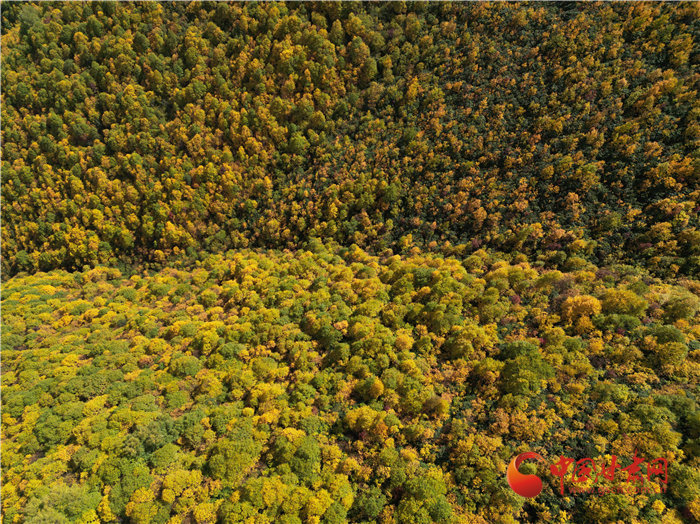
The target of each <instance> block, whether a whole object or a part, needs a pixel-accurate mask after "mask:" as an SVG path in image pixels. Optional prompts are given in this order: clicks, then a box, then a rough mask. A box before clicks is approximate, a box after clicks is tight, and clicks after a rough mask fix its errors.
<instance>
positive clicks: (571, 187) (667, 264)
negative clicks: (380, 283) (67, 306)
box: [2, 2, 700, 276]
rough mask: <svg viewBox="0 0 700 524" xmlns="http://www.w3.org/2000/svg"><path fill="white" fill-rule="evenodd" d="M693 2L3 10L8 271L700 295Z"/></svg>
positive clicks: (57, 6) (93, 5) (26, 7)
mask: <svg viewBox="0 0 700 524" xmlns="http://www.w3.org/2000/svg"><path fill="white" fill-rule="evenodd" d="M698 9H699V8H698V4H697V3H688V4H684V3H681V4H673V5H671V4H646V3H642V4H635V5H629V4H619V5H613V4H595V5H590V4H563V5H557V4H551V5H542V4H523V5H516V4H479V5H463V4H448V3H435V4H424V3H416V4H405V3H401V2H397V3H387V4H357V3H346V4H343V3H319V4H302V5H287V4H280V3H267V4H265V3H255V4H221V3H219V4H216V3H189V4H183V3H172V4H157V3H150V4H149V3H144V4H130V3H99V2H94V3H84V4H67V3H66V4H61V3H43V4H41V5H36V6H34V5H27V4H24V3H12V4H8V5H7V6H5V7H4V9H3V15H2V16H3V18H2V24H3V33H4V36H3V55H2V61H3V71H2V75H3V86H4V88H3V94H2V96H3V102H4V103H3V109H2V120H3V131H2V133H3V159H2V173H3V177H2V192H3V195H4V201H5V205H4V206H3V209H2V218H3V223H4V233H5V234H4V235H3V239H2V247H3V250H2V251H3V259H2V264H3V269H4V272H5V274H6V275H12V274H15V273H17V272H19V271H30V272H31V271H36V270H44V271H46V270H50V269H54V268H63V269H82V268H83V266H84V265H89V266H92V265H95V264H105V263H107V264H110V265H113V264H114V263H115V262H116V261H125V262H127V263H141V262H142V261H144V260H148V261H151V262H153V263H162V262H164V261H166V260H171V259H172V258H173V257H177V256H179V255H181V254H189V255H190V256H191V257H195V256H196V255H197V253H199V252H201V251H205V252H209V251H214V252H220V251H222V250H226V249H230V248H243V247H264V248H298V247H301V246H303V245H304V244H305V243H306V242H307V241H308V240H310V239H312V238H321V239H334V240H336V241H338V242H339V243H341V244H344V245H350V244H352V243H354V244H357V245H358V246H360V247H362V248H364V249H368V250H370V251H372V252H375V253H381V251H382V250H383V249H384V248H385V247H390V248H392V249H395V250H397V252H398V251H399V250H401V249H402V248H404V247H405V246H406V245H412V244H414V243H415V245H417V246H419V247H421V248H425V249H436V250H438V251H440V252H443V251H444V250H445V249H448V250H449V249H456V250H457V251H456V252H457V253H458V254H460V255H461V254H465V253H466V254H469V253H471V252H473V251H475V250H476V249H478V248H479V247H482V246H483V247H489V248H493V249H497V250H502V251H505V252H509V253H514V252H520V253H524V254H526V255H528V256H529V257H531V258H532V260H533V262H535V261H536V262H537V263H542V264H544V265H545V266H546V267H552V268H559V269H576V268H578V267H580V265H581V264H582V260H588V261H591V262H593V263H595V264H597V265H601V264H606V263H614V262H624V263H629V262H635V263H643V264H644V265H645V266H646V267H648V268H649V269H650V270H652V271H654V272H655V273H657V274H659V275H667V276H674V275H676V274H687V275H690V274H697V273H698V271H700V264H699V261H700V258H698V257H699V256H700V231H699V230H698V211H699V210H700V208H699V206H698V201H699V200H700V199H699V198H698V197H699V196H700V193H699V191H700V188H699V187H698V181H699V179H700V177H699V175H698V173H700V170H699V169H698V158H697V149H698V137H699V132H700V124H699V123H698V114H699V111H700V108H699V107H698V104H697V81H698V72H697V68H696V67H694V64H695V65H697V56H698V55H697V53H698V50H697V46H693V41H694V38H697V35H698V28H699V27H698V24H699V23H698V20H699V17H698Z"/></svg>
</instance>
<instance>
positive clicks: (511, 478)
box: [506, 451, 544, 498]
mask: <svg viewBox="0 0 700 524" xmlns="http://www.w3.org/2000/svg"><path fill="white" fill-rule="evenodd" d="M532 458H534V459H537V460H541V461H542V462H544V459H543V458H542V457H541V456H540V455H538V454H537V453H535V452H534V451H527V452H525V453H521V454H520V455H518V456H517V457H515V458H514V459H513V460H511V461H510V464H508V470H507V471H506V478H507V479H508V485H509V486H510V487H511V489H512V490H513V491H515V492H516V493H517V494H518V495H520V496H521V497H527V498H533V497H536V496H537V495H539V494H540V492H541V491H542V480H540V477H538V476H537V475H525V474H523V473H520V471H518V469H519V468H520V464H522V462H523V460H526V459H532Z"/></svg>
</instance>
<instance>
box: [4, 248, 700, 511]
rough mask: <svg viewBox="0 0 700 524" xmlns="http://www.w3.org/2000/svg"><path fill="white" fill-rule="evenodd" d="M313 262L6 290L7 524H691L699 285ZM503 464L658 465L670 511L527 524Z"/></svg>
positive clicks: (590, 507) (541, 504)
mask: <svg viewBox="0 0 700 524" xmlns="http://www.w3.org/2000/svg"><path fill="white" fill-rule="evenodd" d="M314 251H315V252H310V251H298V252H296V253H294V254H292V253H279V252H273V253H255V252H251V251H242V252H236V253H229V254H227V255H225V256H223V255H216V256H211V257H209V258H207V259H206V260H205V261H204V262H203V263H202V264H201V265H199V266H198V267H196V268H194V269H192V270H187V271H183V270H182V269H178V268H175V267H172V268H169V269H165V270H163V271H161V272H157V273H149V274H145V273H142V274H134V275H132V276H128V275H122V274H121V273H120V271H119V270H116V269H109V268H99V267H98V268H95V269H93V270H90V271H87V272H79V273H73V274H70V273H66V272H62V271H54V272H51V273H39V274H37V275H35V276H29V277H16V278H13V279H12V280H11V281H10V282H8V283H7V284H6V286H5V291H4V298H3V303H2V306H3V322H4V326H3V339H2V344H3V347H2V351H3V410H2V416H3V431H4V439H3V453H2V466H3V480H4V482H3V488H2V489H3V492H2V494H3V497H2V500H3V512H4V514H5V518H6V521H7V522H13V521H14V520H13V519H16V518H17V517H18V516H21V517H22V518H23V519H26V522H83V523H84V522H98V520H97V519H98V518H99V519H101V520H99V521H101V522H111V521H114V520H117V519H124V518H125V516H126V517H128V519H129V521H130V522H143V523H146V522H154V523H156V522H163V523H164V522H168V521H169V519H171V517H175V518H174V520H170V522H173V523H175V522H183V518H184V517H186V516H190V518H191V519H192V520H190V521H191V522H192V521H193V522H197V523H213V522H215V521H216V519H217V518H218V519H219V521H220V522H243V521H245V522H258V523H264V522H265V523H267V522H269V523H277V522H287V523H292V522H300V521H304V522H326V523H340V522H345V521H347V520H352V521H356V522H361V521H367V522H398V523H409V522H415V523H428V522H453V521H463V522H483V523H487V522H488V523H492V522H515V520H513V519H514V517H515V516H518V515H520V516H521V518H528V517H529V518H530V519H535V518H536V519H539V520H541V521H543V522H545V521H546V522H552V521H554V522H562V523H564V522H572V521H573V522H590V515H591V514H593V513H595V514H596V515H597V519H596V520H597V521H600V522H610V521H624V522H646V523H649V522H662V521H663V522H679V517H680V516H681V515H682V514H685V516H686V517H689V518H691V519H698V518H700V473H699V471H700V416H699V415H700V412H699V411H698V399H697V397H696V395H695V394H696V393H697V388H698V384H699V379H700V344H699V343H698V342H697V341H698V338H700V321H699V319H698V311H699V310H700V299H698V297H697V296H696V294H697V293H698V291H700V285H699V284H698V283H697V282H690V281H686V282H684V283H681V284H680V285H668V284H663V283H661V282H659V281H658V280H655V279H653V278H650V277H649V276H648V275H644V274H640V273H638V272H637V271H634V270H632V269H631V268H630V267H629V266H617V267H612V268H611V269H608V270H600V271H596V270H595V268H593V267H586V268H584V269H581V270H577V271H573V272H569V273H562V272H559V271H544V272H542V271H538V270H536V269H533V268H532V267H531V266H530V265H529V264H528V263H527V262H524V261H521V260H520V261H519V260H513V261H511V262H510V263H509V262H506V261H504V260H500V259H497V258H493V257H490V256H489V255H488V254H487V253H486V252H485V251H483V250H482V251H478V252H477V253H476V254H474V255H472V256H470V257H469V258H467V259H466V260H464V261H463V262H460V261H458V260H456V259H452V258H442V257H438V256H434V255H420V254H416V255H413V256H409V257H400V256H396V255H393V256H391V255H386V256H383V257H374V256H370V255H368V254H367V253H366V252H364V251H362V250H361V249H359V248H357V247H354V248H350V249H337V248H333V249H331V250H327V249H326V248H324V247H323V246H321V245H316V246H315V249H314ZM694 392H695V393H694ZM523 450H536V451H538V452H540V453H541V454H542V455H543V456H545V457H546V458H548V459H551V462H554V461H555V460H556V459H557V458H558V456H559V455H560V454H561V455H566V456H573V457H576V458H582V457H585V456H588V457H596V458H597V457H599V456H605V455H610V454H616V455H618V456H620V457H623V460H629V459H630V458H631V457H632V454H633V451H634V450H636V451H637V452H638V453H639V454H640V455H642V456H646V457H649V458H651V457H654V458H656V457H665V458H667V459H668V460H669V462H670V480H669V483H668V492H667V493H666V494H665V495H663V496H659V495H654V496H649V495H637V496H627V497H626V496H620V495H610V496H605V497H595V496H591V497H589V498H587V499H586V498H583V499H578V500H575V497H560V496H559V495H558V486H557V485H555V483H551V484H548V485H547V487H546V489H545V492H544V493H543V494H542V495H541V496H540V497H538V498H537V499H534V502H532V503H528V510H527V512H525V510H524V509H523V504H524V501H525V499H523V498H521V497H519V496H517V495H515V494H514V493H513V492H512V491H510V489H509V488H508V487H507V485H506V484H505V479H504V477H503V472H504V470H505V466H506V464H507V462H508V461H509V460H510V458H511V456H512V455H513V454H514V453H516V452H519V451H523ZM682 512H684V513H682ZM460 519H461V520H460Z"/></svg>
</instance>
